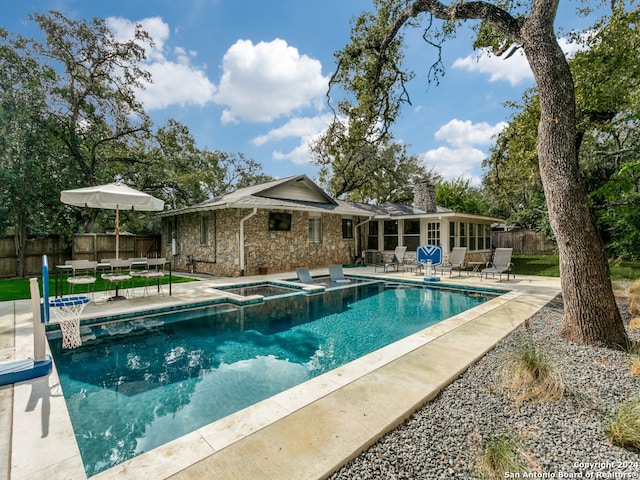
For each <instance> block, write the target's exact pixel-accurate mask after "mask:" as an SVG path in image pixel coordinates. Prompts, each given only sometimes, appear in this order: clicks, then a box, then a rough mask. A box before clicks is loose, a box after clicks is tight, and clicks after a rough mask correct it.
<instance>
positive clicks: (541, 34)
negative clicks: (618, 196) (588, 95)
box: [521, 0, 628, 348]
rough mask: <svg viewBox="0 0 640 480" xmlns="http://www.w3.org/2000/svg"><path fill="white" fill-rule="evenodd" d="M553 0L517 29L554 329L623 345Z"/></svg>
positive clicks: (543, 0)
mask: <svg viewBox="0 0 640 480" xmlns="http://www.w3.org/2000/svg"><path fill="white" fill-rule="evenodd" d="M557 3H558V2H557V0H537V1H536V2H534V6H533V9H532V11H531V15H530V16H529V17H528V19H527V20H526V22H525V24H524V25H523V27H522V30H521V39H522V42H523V47H524V51H525V54H526V56H527V59H528V61H529V65H530V66H531V69H532V71H533V73H534V76H535V78H536V82H537V85H538V93H539V98H540V111H541V117H540V124H539V126H538V160H539V163H540V175H541V178H542V184H543V187H544V193H545V198H546V200H547V206H548V209H549V219H550V221H551V227H552V229H553V232H554V233H555V236H556V240H557V242H558V251H559V253H560V278H561V285H562V296H563V300H564V318H563V323H562V326H561V328H560V331H559V332H558V333H559V335H560V336H561V337H563V338H565V339H567V340H571V341H573V342H576V343H579V344H585V345H594V346H604V347H609V348H626V347H627V345H628V338H627V335H626V332H625V329H624V325H623V323H622V319H621V317H620V312H619V311H618V308H617V305H616V302H615V297H614V295H613V287H612V284H611V277H610V272H609V264H608V262H607V257H606V255H605V251H604V245H603V243H602V240H601V238H600V236H599V234H598V232H597V230H596V227H595V222H594V218H593V216H592V213H591V209H590V207H589V202H588V198H587V194H586V191H585V189H584V187H583V185H582V181H581V175H580V171H579V168H578V152H577V146H576V139H577V137H576V114H575V97H574V89H573V77H572V75H571V71H570V70H569V65H568V64H567V61H566V59H565V57H564V54H563V53H562V50H561V49H560V47H559V45H558V42H557V40H556V37H555V34H554V32H553V20H554V18H555V11H556V8H557Z"/></svg>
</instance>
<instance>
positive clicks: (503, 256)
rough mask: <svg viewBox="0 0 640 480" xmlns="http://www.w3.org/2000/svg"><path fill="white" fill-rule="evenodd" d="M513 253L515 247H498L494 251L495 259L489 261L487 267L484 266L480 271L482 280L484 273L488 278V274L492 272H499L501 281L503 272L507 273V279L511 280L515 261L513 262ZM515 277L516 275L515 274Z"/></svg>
mask: <svg viewBox="0 0 640 480" xmlns="http://www.w3.org/2000/svg"><path fill="white" fill-rule="evenodd" d="M512 253H513V248H496V250H495V251H494V252H493V261H491V262H489V263H487V268H483V269H482V270H481V271H480V280H482V276H483V275H484V277H485V278H487V275H489V274H492V275H493V276H495V274H496V273H497V274H498V275H500V280H499V281H500V282H501V281H502V274H503V273H506V274H507V281H508V280H509V274H510V273H511V269H512V268H513V263H511V254H512ZM512 275H513V278H515V277H516V275H515V274H513V273H512Z"/></svg>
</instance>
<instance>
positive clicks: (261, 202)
mask: <svg viewBox="0 0 640 480" xmlns="http://www.w3.org/2000/svg"><path fill="white" fill-rule="evenodd" d="M293 182H296V185H302V188H303V189H304V188H306V189H309V192H310V195H312V196H313V197H314V198H318V199H323V200H324V201H322V202H315V201H305V200H295V199H291V198H281V197H278V196H277V195H275V194H274V192H277V191H278V188H279V187H283V186H287V184H294V183H293ZM254 207H256V208H264V209H267V208H270V209H283V210H306V211H319V212H331V213H335V214H341V215H359V216H385V217H386V216H393V217H396V216H403V215H425V214H426V212H425V211H424V210H420V209H416V208H413V207H412V206H410V205H402V204H399V203H385V204H381V205H374V204H367V203H360V202H351V201H345V200H337V199H333V198H331V197H329V196H328V195H327V194H326V193H325V192H324V191H323V190H322V189H321V188H320V187H318V186H317V185H316V184H315V183H314V182H313V181H312V180H311V179H309V178H308V177H307V176H306V175H295V176H292V177H286V178H281V179H278V180H273V181H271V182H266V183H261V184H259V185H253V186H250V187H245V188H239V189H237V190H235V191H233V192H230V193H227V194H225V195H220V196H218V197H214V198H211V199H209V200H205V201H204V202H201V203H198V204H196V205H192V206H190V207H186V208H181V209H177V210H168V211H165V212H163V214H162V215H165V216H166V215H175V214H183V213H190V212H196V211H203V210H216V209H221V208H254ZM446 212H452V210H449V209H446V208H442V207H437V210H436V213H446Z"/></svg>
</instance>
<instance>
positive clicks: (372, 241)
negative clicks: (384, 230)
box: [367, 220, 380, 250]
mask: <svg viewBox="0 0 640 480" xmlns="http://www.w3.org/2000/svg"><path fill="white" fill-rule="evenodd" d="M367 225H368V226H369V228H368V231H367V249H368V250H378V249H379V248H380V247H379V246H378V245H379V244H378V238H379V236H380V232H379V230H380V228H379V227H378V222H377V221H376V220H374V221H372V222H369V223H367Z"/></svg>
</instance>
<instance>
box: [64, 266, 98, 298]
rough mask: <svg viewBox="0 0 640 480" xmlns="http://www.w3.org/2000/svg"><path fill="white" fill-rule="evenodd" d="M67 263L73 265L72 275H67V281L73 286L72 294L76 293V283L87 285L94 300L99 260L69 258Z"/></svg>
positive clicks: (88, 292) (88, 291)
mask: <svg viewBox="0 0 640 480" xmlns="http://www.w3.org/2000/svg"><path fill="white" fill-rule="evenodd" d="M66 265H70V266H71V275H70V276H69V277H67V283H69V285H70V286H71V295H74V294H75V287H76V285H86V286H87V294H88V295H89V297H90V298H91V299H92V300H93V290H94V288H95V284H96V268H97V267H98V262H92V261H90V260H68V261H67V262H66Z"/></svg>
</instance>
